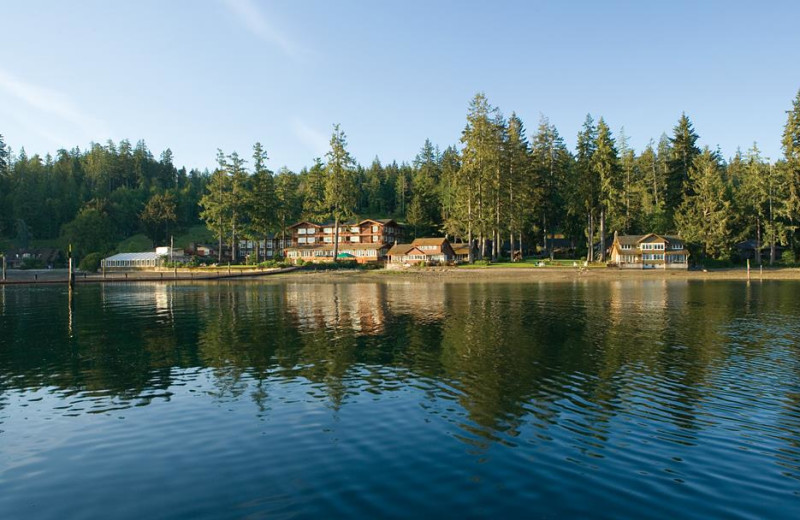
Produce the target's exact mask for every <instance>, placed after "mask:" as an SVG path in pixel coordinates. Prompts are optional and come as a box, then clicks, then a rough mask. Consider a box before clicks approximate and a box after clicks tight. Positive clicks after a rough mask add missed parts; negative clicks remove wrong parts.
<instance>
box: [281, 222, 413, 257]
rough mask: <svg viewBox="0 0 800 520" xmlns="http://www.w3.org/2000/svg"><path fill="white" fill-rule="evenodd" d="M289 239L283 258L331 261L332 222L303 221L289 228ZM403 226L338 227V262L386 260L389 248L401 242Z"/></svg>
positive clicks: (353, 224)
mask: <svg viewBox="0 0 800 520" xmlns="http://www.w3.org/2000/svg"><path fill="white" fill-rule="evenodd" d="M288 230H289V231H291V233H292V235H291V238H290V240H289V244H288V245H287V247H286V258H288V259H289V260H292V261H293V262H296V261H297V260H300V259H302V260H304V261H309V260H310V261H315V262H317V261H333V260H334V258H333V244H334V239H335V236H336V227H335V224H334V223H333V222H327V223H323V224H317V223H316V222H311V221H308V220H304V221H302V222H298V223H296V224H294V225H292V226H289V228H288ZM403 236H404V232H403V226H401V225H400V224H398V223H397V221H395V220H393V219H364V220H361V221H354V222H340V223H339V257H338V260H355V261H356V262H359V263H368V262H378V261H382V260H385V259H386V254H387V252H388V251H389V248H390V247H391V245H392V244H395V243H397V242H399V241H402V239H403Z"/></svg>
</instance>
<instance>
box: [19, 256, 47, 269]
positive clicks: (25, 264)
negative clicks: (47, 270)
mask: <svg viewBox="0 0 800 520" xmlns="http://www.w3.org/2000/svg"><path fill="white" fill-rule="evenodd" d="M19 268H20V269H44V262H42V261H41V260H40V259H38V258H24V259H23V260H22V264H21V265H20V266H19Z"/></svg>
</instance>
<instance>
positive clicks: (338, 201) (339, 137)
mask: <svg viewBox="0 0 800 520" xmlns="http://www.w3.org/2000/svg"><path fill="white" fill-rule="evenodd" d="M330 146H331V149H330V150H329V151H328V153H327V154H326V158H327V159H328V162H327V164H326V166H325V205H326V207H327V208H328V212H329V213H330V215H331V216H332V217H333V224H334V238H333V258H334V260H335V259H337V258H338V257H339V226H340V225H341V223H342V221H343V220H345V219H348V218H350V217H352V216H353V214H354V209H355V206H356V201H357V192H356V183H355V160H353V158H352V156H351V155H350V152H348V151H347V136H345V133H344V132H343V131H342V129H341V128H340V127H339V125H338V124H336V125H334V126H333V134H332V135H331V141H330Z"/></svg>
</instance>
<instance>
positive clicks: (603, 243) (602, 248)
mask: <svg viewBox="0 0 800 520" xmlns="http://www.w3.org/2000/svg"><path fill="white" fill-rule="evenodd" d="M600 261H601V262H605V261H606V210H605V209H601V210H600Z"/></svg>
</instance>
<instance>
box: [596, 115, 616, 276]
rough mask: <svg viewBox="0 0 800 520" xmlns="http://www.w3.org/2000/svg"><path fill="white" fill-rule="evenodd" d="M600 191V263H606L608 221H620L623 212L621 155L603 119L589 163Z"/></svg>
mask: <svg viewBox="0 0 800 520" xmlns="http://www.w3.org/2000/svg"><path fill="white" fill-rule="evenodd" d="M589 164H590V168H591V172H592V174H593V175H594V176H595V177H596V180H595V181H594V182H595V183H596V184H597V186H598V188H599V190H598V200H597V202H598V209H597V212H598V214H599V217H600V261H601V262H605V261H606V232H607V231H606V220H607V219H609V217H611V220H612V221H618V220H619V216H620V215H621V213H623V211H622V210H621V206H622V204H621V195H620V194H621V191H622V187H621V182H620V166H619V155H618V152H617V148H616V145H615V143H614V138H613V137H612V136H611V129H610V128H609V127H608V125H607V124H606V123H605V121H604V120H603V118H602V117H601V118H600V120H599V121H598V122H597V135H596V138H595V146H594V153H593V154H592V157H591V159H590V161H589Z"/></svg>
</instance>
